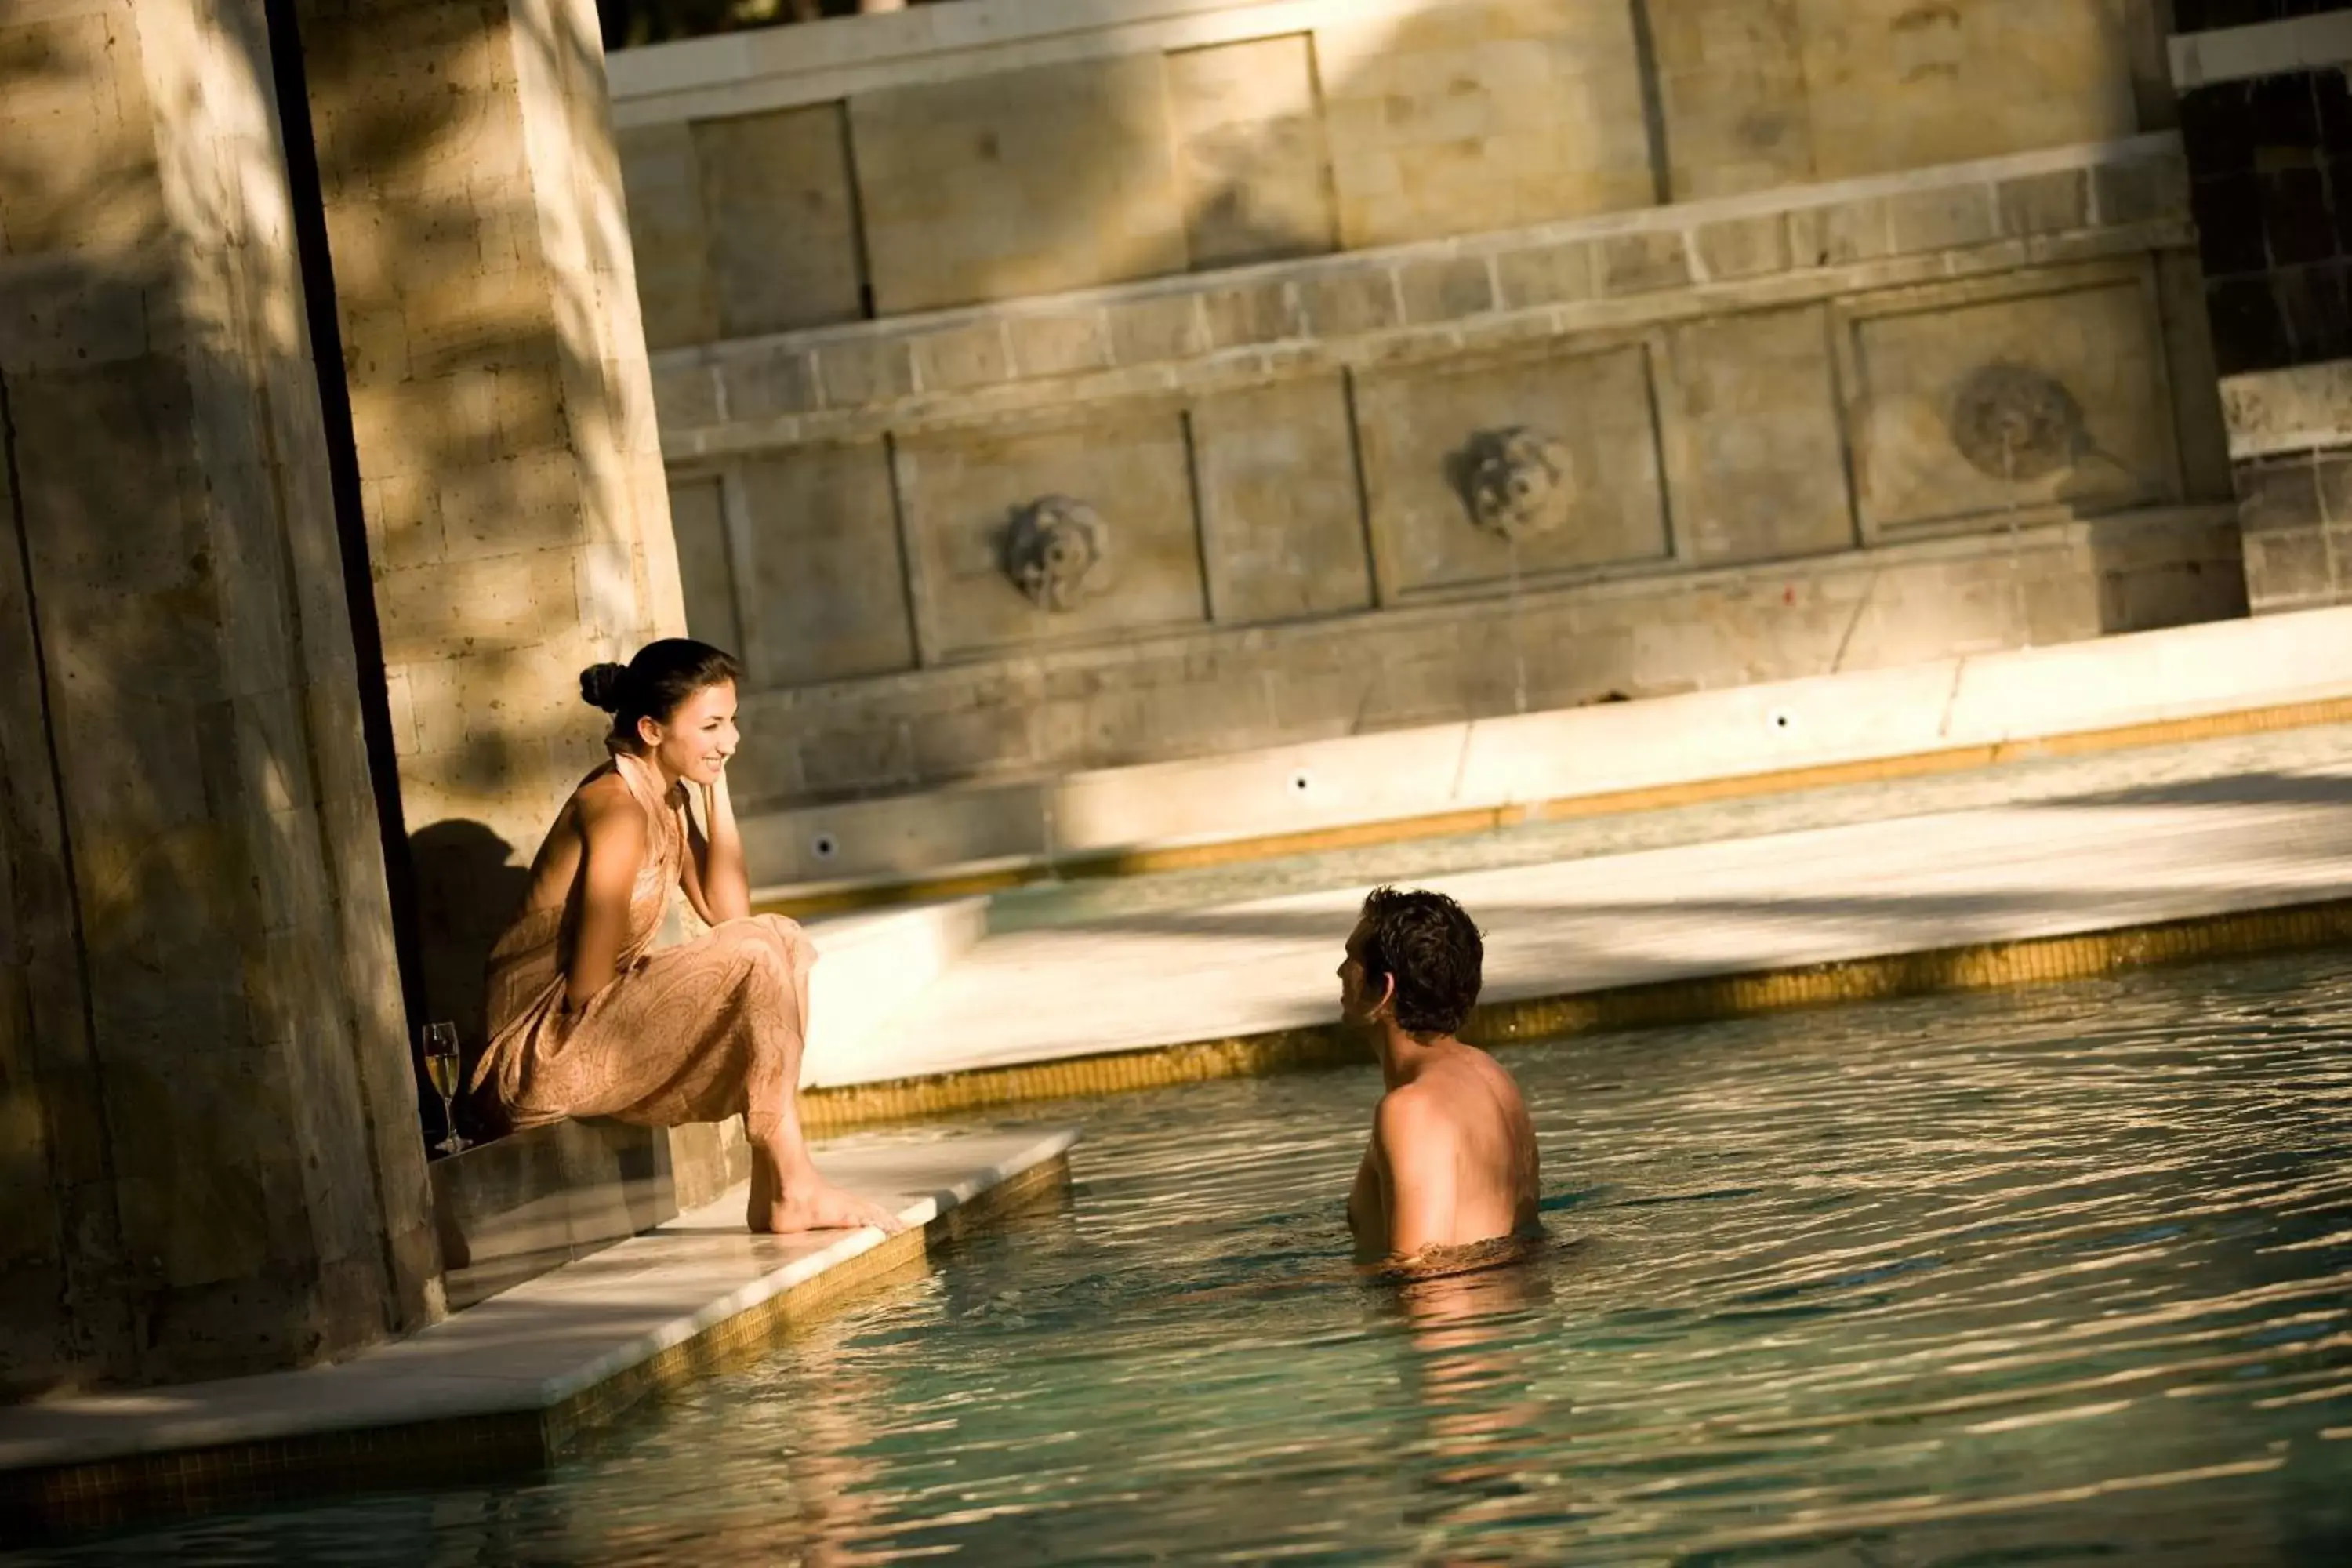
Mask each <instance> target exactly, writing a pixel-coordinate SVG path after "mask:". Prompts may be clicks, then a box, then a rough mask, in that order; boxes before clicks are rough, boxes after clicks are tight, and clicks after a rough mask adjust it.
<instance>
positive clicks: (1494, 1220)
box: [1339, 888, 1541, 1262]
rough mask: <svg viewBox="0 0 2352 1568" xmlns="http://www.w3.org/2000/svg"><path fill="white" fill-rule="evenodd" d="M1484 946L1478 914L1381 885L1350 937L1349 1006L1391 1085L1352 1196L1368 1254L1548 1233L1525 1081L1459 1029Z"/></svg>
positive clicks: (1345, 982) (1406, 1255)
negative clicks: (1369, 1034)
mask: <svg viewBox="0 0 2352 1568" xmlns="http://www.w3.org/2000/svg"><path fill="white" fill-rule="evenodd" d="M1483 955H1484V950H1483V946H1482V943H1481V942H1480V940H1479V936H1478V931H1477V928H1476V927H1475V926H1474V925H1472V924H1471V922H1470V919H1469V916H1467V915H1466V914H1465V913H1464V912H1463V911H1462V910H1461V908H1460V906H1458V905H1456V904H1455V903H1454V901H1453V900H1450V899H1447V898H1444V896H1443V895H1441V894H1436V893H1424V892H1413V893H1399V892H1396V891H1394V890H1393V889H1385V888H1384V889H1381V890H1380V891H1378V892H1375V893H1374V894H1372V895H1371V897H1370V898H1369V899H1367V900H1365V903H1364V912H1363V915H1362V917H1361V918H1360V920H1359V921H1358V922H1357V925H1356V929H1355V931H1353V932H1352V933H1351V934H1350V935H1349V939H1348V955H1347V958H1346V960H1345V961H1344V962H1343V963H1341V964H1340V967H1339V989H1340V1000H1341V1005H1342V1009H1343V1011H1344V1013H1345V1015H1346V1016H1348V1018H1349V1020H1350V1021H1352V1022H1356V1023H1360V1024H1363V1025H1365V1026H1369V1027H1370V1029H1371V1030H1372V1031H1373V1034H1374V1037H1375V1040H1376V1043H1377V1045H1378V1047H1379V1051H1380V1058H1381V1076H1382V1078H1383V1079H1384V1080H1385V1082H1386V1083H1387V1086H1388V1092H1387V1093H1386V1094H1385V1095H1383V1096H1382V1097H1381V1103H1380V1107H1379V1109H1378V1110H1376V1111H1375V1112H1374V1113H1373V1118H1372V1138H1371V1146H1370V1148H1369V1149H1368V1150H1366V1151H1365V1153H1364V1160H1363V1163H1362V1165H1361V1166H1360V1168H1359V1170H1358V1171H1357V1173H1356V1183H1355V1187H1354V1189H1353V1190H1352V1191H1351V1192H1350V1193H1349V1197H1348V1224H1349V1229H1350V1230H1351V1231H1353V1232H1354V1235H1355V1242H1356V1257H1357V1258H1358V1259H1359V1260H1360V1261H1362V1262H1382V1261H1403V1260H1408V1259H1414V1258H1420V1257H1421V1256H1422V1255H1423V1254H1426V1253H1428V1252H1430V1251H1431V1249H1433V1248H1437V1249H1442V1250H1444V1251H1447V1252H1452V1251H1455V1250H1457V1249H1460V1248H1465V1247H1476V1246H1478V1245H1479V1244H1481V1243H1492V1242H1499V1241H1503V1240H1505V1239H1507V1238H1509V1237H1530V1236H1533V1235H1535V1234H1536V1233H1537V1200H1538V1195H1539V1193H1540V1187H1541V1182H1540V1177H1539V1173H1538V1160H1537V1153H1536V1139H1535V1127H1534V1124H1533V1123H1532V1122H1531V1121H1529V1120H1528V1111H1527V1106H1526V1103H1525V1102H1524V1101H1523V1100H1521V1099H1520V1097H1519V1089H1518V1085H1517V1084H1516V1083H1514V1082H1512V1081H1511V1075H1510V1074H1509V1073H1507V1072H1506V1071H1504V1070H1503V1067H1502V1064H1500V1063H1499V1062H1497V1061H1496V1060H1495V1058H1492V1057H1490V1056H1488V1055H1487V1054H1486V1052H1484V1051H1482V1050H1479V1049H1477V1048H1476V1047H1472V1046H1465V1045H1464V1044H1463V1043H1462V1042H1461V1041H1460V1040H1458V1039H1456V1038H1454V1029H1456V1028H1459V1027H1460V1026H1461V1024H1462V1022H1463V1020H1464V1019H1465V1018H1467V1016H1469V1011H1470V1008H1471V1006H1472V1005H1474V1004H1475V1002H1476V1000H1477V993H1478V984H1479V978H1480V976H1479V971H1480V967H1481V964H1482V962H1483Z"/></svg>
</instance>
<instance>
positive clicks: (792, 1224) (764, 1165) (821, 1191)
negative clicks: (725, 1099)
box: [743, 1149, 907, 1236]
mask: <svg viewBox="0 0 2352 1568" xmlns="http://www.w3.org/2000/svg"><path fill="white" fill-rule="evenodd" d="M778 1169H779V1162H777V1161H776V1160H775V1159H774V1158H773V1157H772V1156H771V1155H769V1154H768V1152H767V1151H765V1150H761V1149H754V1150H753V1151H752V1154H751V1204H750V1205H749V1206H748V1207H747V1208H746V1210H745V1212H744V1215H743V1222H744V1224H746V1225H747V1226H750V1227H751V1229H752V1230H755V1231H761V1232H767V1233H771V1234H775V1235H789V1234H791V1233H793V1232H795V1231H803V1230H860V1229H863V1228H864V1227H866V1226H869V1225H870V1226H875V1227H876V1228H877V1229H878V1230H880V1231H881V1232H882V1234H883V1235H885V1236H896V1235H897V1234H898V1232H900V1231H902V1230H904V1229H906V1228H907V1225H906V1222H905V1221H904V1220H901V1219H900V1218H899V1217H898V1215H894V1214H892V1213H891V1212H890V1211H889V1210H888V1209H886V1208H884V1207H883V1206H882V1205H880V1204H877V1203H873V1202H870V1201H868V1200H867V1199H865V1198H861V1197H859V1196H857V1195H856V1194H854V1193H845V1192H843V1191H842V1190H841V1189H840V1188H839V1187H836V1186H833V1185H831V1184H828V1183H827V1182H825V1181H824V1178H823V1177H821V1176H819V1175H818V1174H817V1173H816V1168H815V1167H814V1166H813V1165H807V1164H805V1163H803V1169H802V1171H801V1173H799V1174H798V1175H797V1176H795V1177H794V1178H793V1180H791V1181H784V1180H782V1179H781V1178H780V1177H779V1175H778Z"/></svg>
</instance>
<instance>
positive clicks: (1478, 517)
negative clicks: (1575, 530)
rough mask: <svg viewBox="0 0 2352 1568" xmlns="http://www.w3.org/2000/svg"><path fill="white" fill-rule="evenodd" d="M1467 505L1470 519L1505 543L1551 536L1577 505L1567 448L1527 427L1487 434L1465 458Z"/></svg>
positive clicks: (1462, 464)
mask: <svg viewBox="0 0 2352 1568" xmlns="http://www.w3.org/2000/svg"><path fill="white" fill-rule="evenodd" d="M1457 461H1458V464H1459V474H1460V480H1461V488H1462V499H1463V500H1464V501H1465V503H1467V504H1468V506H1469V508H1470V519H1471V521H1473V522H1475V523H1476V524H1477V525H1478V526H1479V527H1480V528H1483V529H1485V530H1486V531H1488V532H1490V533H1496V534H1500V535H1501V536H1502V537H1503V538H1505V539H1513V540H1517V539H1528V538H1532V537H1534V536H1535V535H1537V534H1541V533H1549V532H1550V531H1552V530H1553V529H1555V528H1558V527H1559V525H1560V524H1561V523H1562V522H1564V521H1567V518H1568V510H1569V504H1570V502H1571V501H1572V500H1575V482H1574V479H1573V476H1572V473H1571V471H1570V470H1571V468H1572V463H1571V460H1570V456H1569V451H1568V447H1566V446H1565V445H1563V444H1562V443H1560V442H1559V441H1555V440H1553V439H1552V438H1551V437H1549V436H1546V435H1544V434H1543V433H1542V432H1541V431H1538V430H1533V429H1530V428H1528V426H1524V425H1515V426H1511V427H1510V428H1508V429H1506V430H1482V431H1480V432H1479V433H1478V434H1477V435H1475V436H1474V437H1471V438H1470V444H1469V446H1468V447H1465V449H1464V450H1463V452H1462V454H1461V456H1460V458H1458V459H1457Z"/></svg>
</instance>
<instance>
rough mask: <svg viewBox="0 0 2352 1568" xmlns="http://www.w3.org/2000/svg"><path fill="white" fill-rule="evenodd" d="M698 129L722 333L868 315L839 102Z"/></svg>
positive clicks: (697, 153)
mask: <svg viewBox="0 0 2352 1568" xmlns="http://www.w3.org/2000/svg"><path fill="white" fill-rule="evenodd" d="M692 134H693V141H694V147H693V154H694V163H695V166H696V168H697V169H698V171H699V172H700V174H701V180H702V192H701V197H702V199H701V205H702V209H703V211H704V212H705V213H706V214H707V215H708V224H709V236H710V239H709V255H710V260H709V277H710V291H711V298H712V302H713V306H714V308H715V310H716V312H717V317H718V325H719V331H720V332H721V333H723V334H724V335H726V336H728V337H730V338H739V337H750V336H753V335H756V334H759V333H762V332H782V331H792V330H793V329H794V328H797V327H816V326H824V325H825V324H827V323H829V322H834V321H856V320H857V319H858V318H859V317H860V316H863V315H864V314H865V313H866V310H865V304H864V300H863V297H862V289H863V287H864V284H865V279H864V278H863V277H861V276H860V274H859V268H858V254H857V203H856V196H855V195H854V194H853V193H852V191H851V189H850V177H849V142H848V126H847V123H846V121H845V118H844V116H843V113H842V108H841V105H840V104H838V103H820V104H812V105H809V106H807V107H804V108H798V109H784V110H775V111H774V112H772V113H767V114H744V115H734V116H730V117H728V118H725V119H720V120H702V121H695V122H694V126H693V132H692ZM640 254H642V252H641V253H640ZM648 335H649V336H650V331H649V332H648Z"/></svg>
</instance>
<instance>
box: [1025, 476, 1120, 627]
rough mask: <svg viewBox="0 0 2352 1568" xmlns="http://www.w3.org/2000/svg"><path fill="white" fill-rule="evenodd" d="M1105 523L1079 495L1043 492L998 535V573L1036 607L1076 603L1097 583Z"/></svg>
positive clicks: (1106, 537) (1106, 538)
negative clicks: (1000, 562) (1001, 552)
mask: <svg viewBox="0 0 2352 1568" xmlns="http://www.w3.org/2000/svg"><path fill="white" fill-rule="evenodd" d="M1109 551H1110V526H1109V524H1108V523H1106V522H1104V521H1103V520H1102V515H1101V514H1100V513H1099V512H1097V511H1096V510H1095V509H1094V508H1092V507H1090V506H1088V505H1087V503H1086V502H1084V501H1082V500H1072V499H1071V498H1069V497H1068V496H1045V497H1043V498H1041V499H1040V500H1034V501H1032V502H1030V503H1029V504H1028V505H1027V506H1024V507H1023V508H1021V509H1020V510H1018V511H1016V512H1014V513H1013V526H1012V528H1011V529H1010V530H1009V531H1007V532H1006V534H1005V536H1004V574H1005V575H1006V576H1008V577H1010V578H1011V579H1012V580H1013V586H1014V587H1016V588H1019V589H1020V590H1021V591H1022V592H1023V593H1024V594H1025V595H1028V596H1029V602H1030V603H1031V604H1033V605H1036V606H1037V607H1038V608H1039V609H1041V610H1051V611H1064V610H1073V609H1076V607H1077V606H1078V604H1079V602H1080V601H1081V600H1083V599H1084V598H1085V597H1086V596H1087V594H1088V593H1089V592H1092V591H1097V590H1099V589H1100V588H1101V586H1102V574H1103V563H1104V561H1105V560H1106V559H1107V557H1108V554H1109Z"/></svg>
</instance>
